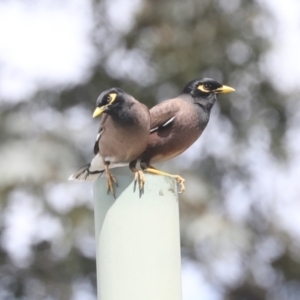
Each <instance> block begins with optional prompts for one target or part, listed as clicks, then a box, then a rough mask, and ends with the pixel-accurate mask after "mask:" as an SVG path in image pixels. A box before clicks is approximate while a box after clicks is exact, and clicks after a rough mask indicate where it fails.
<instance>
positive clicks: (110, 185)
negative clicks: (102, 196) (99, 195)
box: [106, 170, 118, 197]
mask: <svg viewBox="0 0 300 300" xmlns="http://www.w3.org/2000/svg"><path fill="white" fill-rule="evenodd" d="M106 183H107V194H108V193H109V192H111V193H112V194H113V196H114V197H116V196H115V190H114V184H115V185H116V186H118V182H117V179H116V178H115V176H113V175H112V174H111V173H110V172H109V171H108V170H107V171H106Z"/></svg>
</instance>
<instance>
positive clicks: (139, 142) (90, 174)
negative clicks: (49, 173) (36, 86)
mask: <svg viewBox="0 0 300 300" xmlns="http://www.w3.org/2000/svg"><path fill="white" fill-rule="evenodd" d="M96 105H97V108H96V109H95V111H94V114H93V117H97V116H99V115H101V114H103V117H102V120H101V123H100V128H99V131H98V135H97V138H96V142H95V146H94V153H95V155H96V156H95V157H94V158H93V160H92V161H91V162H90V163H89V164H87V165H85V166H84V167H82V168H81V169H79V170H78V171H77V172H75V173H74V174H72V175H71V176H70V178H69V180H77V181H94V180H95V179H96V178H98V177H99V176H100V175H101V174H102V173H103V172H104V171H106V179H107V192H111V193H112V194H113V195H115V193H114V183H115V184H116V185H117V180H116V179H115V177H114V176H113V175H112V174H111V173H110V171H109V169H110V168H115V167H120V166H126V165H128V164H130V162H131V161H133V160H135V159H136V158H137V157H138V156H139V155H141V153H142V152H143V151H144V150H145V148H146V146H147V141H148V137H149V133H150V114H149V110H148V108H147V106H145V105H144V104H142V103H140V102H139V101H137V100H136V99H134V98H133V97H132V96H131V95H129V94H127V93H125V92H124V91H123V90H121V89H120V88H116V87H114V88H111V89H108V90H106V91H104V92H103V93H101V95H100V96H99V97H98V99H97V102H96ZM129 167H130V169H131V171H132V172H134V173H135V177H134V180H135V181H137V180H138V182H139V186H140V190H141V189H142V188H143V185H144V183H145V178H144V174H143V172H142V171H140V170H138V169H136V168H135V164H130V165H129Z"/></svg>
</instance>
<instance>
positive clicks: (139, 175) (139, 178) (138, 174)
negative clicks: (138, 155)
mask: <svg viewBox="0 0 300 300" xmlns="http://www.w3.org/2000/svg"><path fill="white" fill-rule="evenodd" d="M135 164H136V162H132V163H130V164H129V168H130V170H131V171H132V172H133V173H134V182H138V183H139V189H140V191H142V190H143V188H144V185H145V182H146V180H145V175H144V172H143V171H141V170H139V169H137V168H136V167H135Z"/></svg>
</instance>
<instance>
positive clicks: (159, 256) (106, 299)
mask: <svg viewBox="0 0 300 300" xmlns="http://www.w3.org/2000/svg"><path fill="white" fill-rule="evenodd" d="M112 172H113V174H114V175H115V176H116V178H117V180H118V184H119V186H118V188H117V189H116V199H114V197H113V196H112V195H111V194H107V193H106V181H105V176H102V178H100V179H98V180H97V182H96V183H95V185H94V201H95V231H96V251H97V287H98V299H99V300H100V299H101V300H180V299H181V273H180V271H181V268H180V264H181V261H180V237H179V212H178V198H177V186H176V182H175V180H173V179H170V178H167V177H163V176H155V175H148V174H146V184H145V188H144V193H143V194H142V195H141V196H140V195H139V191H138V186H136V188H135V189H134V184H133V174H132V173H131V172H130V171H129V170H127V169H126V168H123V169H118V170H112Z"/></svg>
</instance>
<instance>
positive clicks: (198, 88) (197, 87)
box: [183, 78, 234, 98]
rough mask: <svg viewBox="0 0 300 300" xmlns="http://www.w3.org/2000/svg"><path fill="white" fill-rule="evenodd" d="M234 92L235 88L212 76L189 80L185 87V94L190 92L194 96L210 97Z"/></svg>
mask: <svg viewBox="0 0 300 300" xmlns="http://www.w3.org/2000/svg"><path fill="white" fill-rule="evenodd" d="M231 92H234V89H233V88H231V87H229V86H226V85H222V84H221V83H219V82H217V81H216V80H214V79H211V78H203V79H195V80H192V81H191V82H189V83H188V84H187V85H186V86H185V87H184V89H183V94H189V95H191V96H192V97H193V98H197V97H201V98H208V97H209V96H210V95H216V94H225V93H231Z"/></svg>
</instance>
